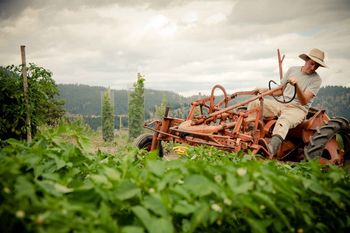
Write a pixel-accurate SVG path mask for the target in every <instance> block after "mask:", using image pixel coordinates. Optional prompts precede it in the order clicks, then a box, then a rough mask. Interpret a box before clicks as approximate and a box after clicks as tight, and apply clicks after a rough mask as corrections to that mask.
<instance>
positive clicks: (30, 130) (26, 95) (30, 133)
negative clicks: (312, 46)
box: [21, 45, 32, 142]
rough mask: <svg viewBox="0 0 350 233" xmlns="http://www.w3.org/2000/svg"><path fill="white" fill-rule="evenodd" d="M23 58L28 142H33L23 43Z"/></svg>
mask: <svg viewBox="0 0 350 233" xmlns="http://www.w3.org/2000/svg"><path fill="white" fill-rule="evenodd" d="M21 58H22V78H23V97H24V104H25V108H26V131H27V142H31V141H32V126H31V119H30V107H29V95H28V79H27V67H26V50H25V45H21Z"/></svg>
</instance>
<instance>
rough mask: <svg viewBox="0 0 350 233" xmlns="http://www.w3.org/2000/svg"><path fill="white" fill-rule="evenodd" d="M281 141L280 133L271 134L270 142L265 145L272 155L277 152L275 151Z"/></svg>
mask: <svg viewBox="0 0 350 233" xmlns="http://www.w3.org/2000/svg"><path fill="white" fill-rule="evenodd" d="M282 141H283V138H282V137H281V136H280V135H278V134H275V135H273V136H272V138H271V142H270V144H268V145H267V149H268V150H269V152H270V153H271V154H272V155H276V154H277V151H278V150H279V149H280V147H281V144H282Z"/></svg>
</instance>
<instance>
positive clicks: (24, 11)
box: [0, 0, 350, 96]
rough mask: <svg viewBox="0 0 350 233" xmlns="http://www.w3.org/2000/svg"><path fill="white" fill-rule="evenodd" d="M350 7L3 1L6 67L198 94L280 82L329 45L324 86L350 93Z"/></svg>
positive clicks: (260, 0)
mask: <svg viewBox="0 0 350 233" xmlns="http://www.w3.org/2000/svg"><path fill="white" fill-rule="evenodd" d="M349 12H350V1H349V0H332V1H331V0H307V1H304V0H293V1H282V0H217V1H216V0H201V1H199V0H169V1H166V0H149V1H148V0H115V1H112V0H100V1H94V0H85V1H84V0H69V1H67V0H61V1H54V0H7V1H4V0H0V65H2V66H5V65H9V64H19V63H20V49H19V48H20V45H26V53H27V62H32V63H35V64H37V65H39V66H43V67H45V68H47V69H49V70H51V71H52V72H53V78H54V80H55V81H56V83H80V84H87V85H93V86H105V87H108V86H109V87H111V88H113V89H127V88H130V87H131V86H132V83H133V82H135V80H136V77H137V73H142V74H143V75H144V76H145V78H146V82H145V86H146V88H152V89H157V90H169V91H174V92H177V93H179V94H182V95H185V96H188V95H192V94H197V93H198V92H201V93H205V94H206V93H209V92H210V89H211V87H212V86H214V85H215V84H222V85H223V86H224V87H225V88H226V89H227V90H228V92H229V93H232V92H234V91H237V90H250V89H252V88H254V87H256V86H262V87H264V86H267V82H268V81H269V80H270V79H274V80H276V81H277V80H278V79H279V74H278V64H277V53H276V50H277V48H280V49H281V51H282V53H283V54H285V56H286V58H285V60H284V65H283V69H284V71H286V69H287V68H288V67H289V66H294V65H303V61H302V60H301V59H299V58H298V55H299V54H300V53H302V52H308V51H309V50H310V49H311V48H314V47H316V48H320V49H322V50H324V51H325V52H326V63H327V64H328V65H329V67H330V68H329V69H322V68H319V70H318V72H319V74H320V75H321V77H322V78H323V86H326V85H343V86H348V87H349V86H350V43H349V41H350V13H349Z"/></svg>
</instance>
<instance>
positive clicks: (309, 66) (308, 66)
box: [303, 59, 320, 75]
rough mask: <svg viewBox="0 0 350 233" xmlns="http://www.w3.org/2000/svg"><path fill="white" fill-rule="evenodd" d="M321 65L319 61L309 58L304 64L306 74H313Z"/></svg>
mask: <svg viewBox="0 0 350 233" xmlns="http://www.w3.org/2000/svg"><path fill="white" fill-rule="evenodd" d="M319 66H320V65H319V64H318V63H317V62H315V61H313V60H311V59H309V60H307V61H306V62H305V65H304V69H303V70H304V72H305V73H306V74H309V75H310V74H313V73H315V71H316V70H317V68H318V67H319Z"/></svg>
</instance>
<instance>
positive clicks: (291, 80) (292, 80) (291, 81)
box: [288, 77, 298, 86]
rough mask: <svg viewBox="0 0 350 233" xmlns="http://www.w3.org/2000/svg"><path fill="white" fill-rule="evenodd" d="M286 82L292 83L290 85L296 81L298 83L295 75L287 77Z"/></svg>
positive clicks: (295, 83)
mask: <svg viewBox="0 0 350 233" xmlns="http://www.w3.org/2000/svg"><path fill="white" fill-rule="evenodd" d="M288 82H289V83H290V84H292V85H294V86H295V85H297V83H298V80H297V78H295V77H290V78H289V79H288Z"/></svg>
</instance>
